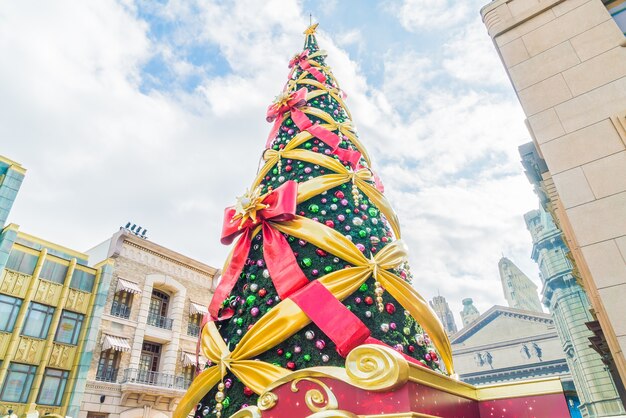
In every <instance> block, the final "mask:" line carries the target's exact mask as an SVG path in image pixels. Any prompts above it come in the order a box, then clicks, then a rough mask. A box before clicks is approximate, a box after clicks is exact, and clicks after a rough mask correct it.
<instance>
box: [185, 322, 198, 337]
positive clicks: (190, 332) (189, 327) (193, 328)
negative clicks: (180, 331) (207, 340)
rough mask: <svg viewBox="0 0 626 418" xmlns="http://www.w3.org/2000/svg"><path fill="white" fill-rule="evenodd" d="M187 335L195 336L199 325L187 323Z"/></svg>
mask: <svg viewBox="0 0 626 418" xmlns="http://www.w3.org/2000/svg"><path fill="white" fill-rule="evenodd" d="M187 335H190V336H192V337H197V336H198V335H200V327H199V326H198V325H196V324H192V323H189V324H188V325H187Z"/></svg>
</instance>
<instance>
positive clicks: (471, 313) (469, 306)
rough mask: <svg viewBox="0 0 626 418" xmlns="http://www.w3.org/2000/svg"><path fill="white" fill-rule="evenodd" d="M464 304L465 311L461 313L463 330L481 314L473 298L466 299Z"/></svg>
mask: <svg viewBox="0 0 626 418" xmlns="http://www.w3.org/2000/svg"><path fill="white" fill-rule="evenodd" d="M462 303H463V310H462V311H461V320H462V321H463V328H465V327H466V326H468V325H469V324H471V323H472V322H474V320H476V319H477V318H478V317H479V316H480V312H478V309H476V307H475V306H474V301H473V300H472V298H465V299H463V301H462Z"/></svg>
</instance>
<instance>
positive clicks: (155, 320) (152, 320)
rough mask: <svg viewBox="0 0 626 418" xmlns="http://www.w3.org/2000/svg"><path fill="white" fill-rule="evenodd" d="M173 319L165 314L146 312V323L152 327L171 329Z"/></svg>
mask: <svg viewBox="0 0 626 418" xmlns="http://www.w3.org/2000/svg"><path fill="white" fill-rule="evenodd" d="M173 322H174V321H173V320H172V319H171V318H168V317H166V316H161V315H156V314H152V313H150V314H148V325H152V326H153V327H157V328H163V329H169V330H171V329H172V323H173Z"/></svg>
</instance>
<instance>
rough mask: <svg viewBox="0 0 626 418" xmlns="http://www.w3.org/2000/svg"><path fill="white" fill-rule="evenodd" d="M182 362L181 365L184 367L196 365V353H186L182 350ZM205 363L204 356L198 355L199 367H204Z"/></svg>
mask: <svg viewBox="0 0 626 418" xmlns="http://www.w3.org/2000/svg"><path fill="white" fill-rule="evenodd" d="M181 360H182V362H183V366H184V367H191V366H197V364H196V355H195V354H193V353H188V352H186V351H183V355H182V358H181ZM206 363H207V360H206V358H204V357H202V356H200V366H199V367H204V366H205V365H206Z"/></svg>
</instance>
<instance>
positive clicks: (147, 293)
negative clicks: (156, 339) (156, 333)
mask: <svg viewBox="0 0 626 418" xmlns="http://www.w3.org/2000/svg"><path fill="white" fill-rule="evenodd" d="M152 289H153V283H152V281H148V280H146V283H145V285H144V287H143V289H142V292H141V302H140V303H139V313H138V315H137V328H135V337H134V338H133V341H132V345H131V347H132V350H131V352H130V363H129V365H128V368H129V369H138V368H139V358H140V357H141V347H142V346H143V339H144V336H145V334H146V325H147V321H148V311H149V308H150V299H151V298H152Z"/></svg>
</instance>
